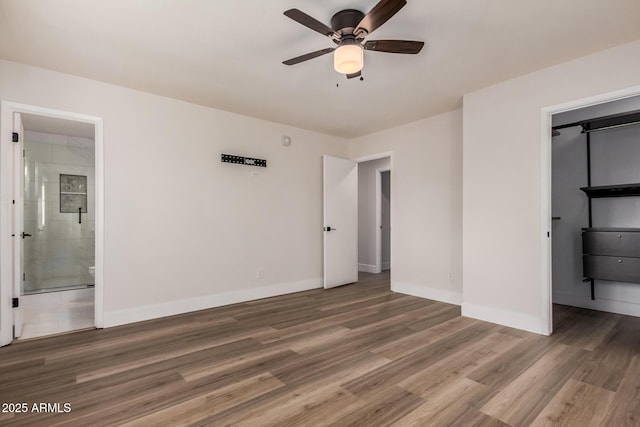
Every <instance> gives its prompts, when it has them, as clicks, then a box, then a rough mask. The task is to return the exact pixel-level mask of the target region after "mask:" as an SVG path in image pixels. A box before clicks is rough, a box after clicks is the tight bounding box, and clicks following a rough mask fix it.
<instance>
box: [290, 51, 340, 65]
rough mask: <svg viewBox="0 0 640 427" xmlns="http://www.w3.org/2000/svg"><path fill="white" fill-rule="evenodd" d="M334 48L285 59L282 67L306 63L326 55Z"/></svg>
mask: <svg viewBox="0 0 640 427" xmlns="http://www.w3.org/2000/svg"><path fill="white" fill-rule="evenodd" d="M334 50H335V48H333V47H328V48H326V49H321V50H316V51H315V52H309V53H305V54H304V55H300V56H296V57H295V58H291V59H287V60H286V61H282V63H283V64H284V65H295V64H299V63H301V62H304V61H308V60H310V59H313V58H317V57H318V56H322V55H326V54H327V53H329V52H333V51H334Z"/></svg>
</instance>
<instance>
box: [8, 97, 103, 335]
mask: <svg viewBox="0 0 640 427" xmlns="http://www.w3.org/2000/svg"><path fill="white" fill-rule="evenodd" d="M2 107H3V108H2V110H3V111H2V126H3V128H5V126H6V128H9V127H11V128H13V135H12V137H11V139H10V140H5V139H4V138H3V140H2V155H3V161H2V164H1V168H0V171H1V174H2V179H3V180H7V181H9V182H10V185H9V190H10V191H8V192H5V191H3V199H5V197H6V196H7V195H8V197H10V198H11V206H12V209H11V210H10V213H9V215H7V212H3V215H2V217H0V223H2V224H10V226H11V235H9V236H7V235H6V233H4V232H3V233H2V235H1V236H0V246H1V248H2V249H6V248H9V250H8V251H7V250H2V251H0V253H1V255H2V256H1V258H2V259H1V262H2V265H3V266H5V265H9V266H10V268H11V271H10V274H7V275H5V274H3V275H2V276H1V280H0V291H1V293H2V297H3V298H2V306H1V307H0V344H2V345H6V344H8V343H10V342H11V341H12V340H13V339H28V338H35V337H40V336H46V335H52V334H57V333H63V332H69V331H72V330H77V329H85V328H88V327H102V295H103V292H102V280H101V279H102V254H103V249H102V242H103V215H102V212H103V205H104V203H103V185H104V184H103V172H102V171H103V158H102V121H101V119H99V118H95V117H90V116H84V115H79V114H75V113H67V112H62V111H57V110H49V109H44V108H40V107H33V106H26V105H21V104H14V103H7V102H3V103H2ZM5 134H6V132H5ZM3 136H4V135H3ZM9 153H11V155H10V156H8V154H9ZM5 156H6V157H5ZM7 157H10V158H11V160H10V161H8V159H7ZM5 182H6V181H5ZM3 190H6V188H3ZM3 202H5V200H3ZM2 230H3V231H5V230H6V227H5V226H3V228H2ZM6 296H9V298H8V299H9V300H10V304H11V305H7V304H6V301H7V299H5V297H6Z"/></svg>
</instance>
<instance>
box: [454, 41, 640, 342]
mask: <svg viewBox="0 0 640 427" xmlns="http://www.w3.org/2000/svg"><path fill="white" fill-rule="evenodd" d="M637 85H640V41H636V42H633V43H629V44H626V45H621V46H618V47H615V48H612V49H608V50H605V51H602V52H599V53H597V54H594V55H589V56H586V57H583V58H579V59H576V60H573V61H570V62H566V63H563V64H560V65H557V66H554V67H550V68H547V69H544V70H540V71H537V72H534V73H531V74H527V75H525V76H522V77H518V78H515V79H512V80H508V81H505V82H502V83H500V84H497V85H494V86H491V87H487V88H484V89H481V90H478V91H476V92H472V93H469V94H466V95H465V96H464V126H463V133H464V149H463V165H464V166H463V195H464V196H463V207H464V208H463V265H464V269H463V273H464V301H463V306H462V311H463V314H464V315H467V316H470V317H475V318H479V319H483V320H488V321H492V322H496V323H501V324H505V325H509V326H514V327H517V328H522V329H526V330H530V331H534V332H543V329H544V322H543V312H544V307H543V304H546V301H543V300H542V294H543V293H542V289H543V288H542V286H543V283H545V280H546V278H544V279H545V280H543V273H542V272H543V262H542V239H543V231H542V230H541V228H542V226H541V224H542V223H543V218H542V217H541V170H542V169H541V167H542V164H541V133H540V132H541V109H542V108H543V107H547V106H554V105H559V104H562V103H567V102H569V101H573V100H577V99H580V98H585V97H590V96H595V95H598V94H603V93H606V92H611V91H614V90H621V89H624V88H628V87H631V86H637ZM544 235H546V233H544Z"/></svg>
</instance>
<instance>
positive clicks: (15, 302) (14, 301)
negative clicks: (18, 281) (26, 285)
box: [11, 298, 20, 308]
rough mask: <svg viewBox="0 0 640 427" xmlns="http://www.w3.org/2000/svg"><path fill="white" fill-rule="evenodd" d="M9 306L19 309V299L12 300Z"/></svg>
mask: <svg viewBox="0 0 640 427" xmlns="http://www.w3.org/2000/svg"><path fill="white" fill-rule="evenodd" d="M11 306H12V307H13V308H18V307H20V299H19V298H13V299H12V300H11Z"/></svg>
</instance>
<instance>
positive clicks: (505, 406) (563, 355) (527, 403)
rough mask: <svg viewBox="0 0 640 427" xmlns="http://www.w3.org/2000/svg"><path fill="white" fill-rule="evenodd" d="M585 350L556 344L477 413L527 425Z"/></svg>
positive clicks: (566, 378)
mask: <svg viewBox="0 0 640 427" xmlns="http://www.w3.org/2000/svg"><path fill="white" fill-rule="evenodd" d="M587 353H588V352H587V351H585V350H583V349H579V348H575V347H569V346H567V345H564V344H556V345H555V346H554V347H553V348H552V349H551V350H549V351H548V352H547V353H545V354H544V355H543V356H542V357H541V358H540V359H538V360H537V361H536V362H535V363H534V364H533V365H531V366H530V367H529V368H527V370H525V371H524V372H523V373H522V374H521V375H519V376H518V377H517V378H515V379H514V380H513V381H511V382H510V383H509V384H508V385H507V386H505V387H504V388H503V389H502V390H501V391H500V392H499V393H498V394H497V395H495V396H494V397H493V398H492V399H491V400H489V402H487V403H486V404H485V405H484V406H483V407H482V408H480V410H481V411H482V412H484V413H485V414H487V415H489V416H492V417H494V418H497V419H499V420H501V421H504V422H505V423H507V424H511V425H529V424H530V423H531V422H532V421H533V420H534V419H535V418H536V417H537V416H538V414H539V413H540V412H541V411H542V410H543V409H544V408H545V407H546V406H547V404H548V403H549V402H550V401H551V399H552V398H553V396H554V395H555V394H556V393H557V392H558V390H560V389H561V388H562V387H563V386H564V384H565V382H566V381H567V380H568V379H569V378H570V377H571V375H573V372H574V371H575V370H576V369H577V366H579V365H580V363H581V362H582V361H583V360H584V359H586V357H587Z"/></svg>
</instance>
